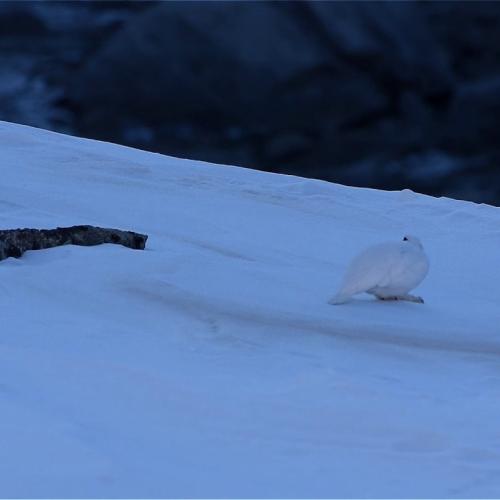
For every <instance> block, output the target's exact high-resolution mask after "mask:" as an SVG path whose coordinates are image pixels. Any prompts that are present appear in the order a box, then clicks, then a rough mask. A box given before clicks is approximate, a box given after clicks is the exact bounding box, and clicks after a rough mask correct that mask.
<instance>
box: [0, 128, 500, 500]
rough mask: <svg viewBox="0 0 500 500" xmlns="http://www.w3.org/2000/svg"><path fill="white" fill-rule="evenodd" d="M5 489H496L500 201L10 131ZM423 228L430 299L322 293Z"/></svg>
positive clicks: (1, 307)
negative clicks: (357, 260)
mask: <svg viewBox="0 0 500 500" xmlns="http://www.w3.org/2000/svg"><path fill="white" fill-rule="evenodd" d="M0 155H1V156H0V158H1V165H2V167H1V173H2V176H1V184H0V226H1V228H16V227H36V228H49V227H56V226H69V225H73V224H92V225H98V226H104V227H116V228H121V229H126V230H133V231H138V232H141V233H145V234H148V235H149V240H148V247H147V249H146V250H145V251H134V250H129V249H126V248H122V247H118V246H114V245H104V246H99V247H90V248H83V247H72V246H64V247H59V248H55V249H50V250H44V251H33V252H28V253H27V254H26V255H25V256H23V257H22V258H21V259H19V260H15V259H8V260H6V261H3V262H1V263H0V277H1V281H0V290H1V293H2V295H1V300H0V311H1V316H0V317H1V321H2V329H1V332H2V333H1V337H0V339H1V340H0V366H1V367H2V369H1V374H2V377H1V379H0V415H1V421H2V426H1V427H0V442H1V443H2V446H1V447H0V495H1V496H4V497H5V496H7V497H9V496H10V497H29V496H36V497H62V496H64V497H117V496H118V497H284V496H286V497H339V496H340V497H390V496H397V497H473V496H481V497H488V496H490V497H498V496H499V495H500V474H499V468H500V451H499V449H500V424H499V422H500V418H499V417H500V415H499V413H500V411H499V405H498V397H499V394H500V371H499V368H498V367H499V360H500V331H499V325H500V266H499V258H500V257H499V256H500V211H499V209H497V208H494V207H491V206H486V205H476V204H473V203H467V202H461V201H454V200H450V199H436V198H431V197H428V196H422V195H418V194H415V193H413V192H410V191H402V192H381V191H375V190H369V189H355V188H349V187H344V186H339V185H334V184H328V183H325V182H320V181H313V180H306V179H301V178H297V177H290V176H282V175H273V174H267V173H262V172H257V171H251V170H246V169H242V168H235V167H228V166H217V165H211V164H205V163H201V162H194V161H188V160H181V159H175V158H169V157H165V156H161V155H156V154H152V153H146V152H142V151H138V150H133V149H129V148H125V147H121V146H116V145H111V144H106V143H100V142H96V141H90V140H83V139H77V138H73V137H69V136H64V135H58V134H55V133H51V132H46V131H42V130H37V129H33V128H29V127H24V126H18V125H13V124H7V123H1V124H0ZM406 233H410V234H416V235H418V236H419V237H420V238H421V239H422V241H423V243H424V246H425V248H426V252H427V253H428V255H429V257H430V260H431V263H432V264H431V270H430V272H429V275H428V277H427V278H426V280H425V281H424V282H423V283H422V284H421V285H420V286H419V287H418V288H417V290H416V292H417V293H418V294H419V295H423V296H424V297H425V300H426V304H425V305H419V304H411V303H385V302H380V301H375V300H373V298H371V297H369V296H366V297H357V298H355V299H354V300H353V301H352V302H350V303H348V304H346V305H344V306H342V307H332V306H331V305H329V304H328V303H327V301H328V299H329V298H330V297H331V295H332V294H333V293H334V292H335V291H336V289H337V287H338V284H339V281H340V279H341V277H342V274H343V272H344V270H345V267H346V265H347V264H348V262H349V261H350V259H351V257H352V256H353V255H355V254H356V253H358V252H359V250H361V249H362V248H365V247H366V246H369V245H371V244H374V243H377V242H379V241H384V240H399V239H400V238H401V237H402V235H403V234H406Z"/></svg>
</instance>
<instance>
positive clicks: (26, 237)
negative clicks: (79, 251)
mask: <svg viewBox="0 0 500 500" xmlns="http://www.w3.org/2000/svg"><path fill="white" fill-rule="evenodd" d="M147 239H148V237H147V235H145V234H139V233H134V232H132V231H121V230H119V229H109V228H104V227H95V226H71V227H58V228H56V229H5V230H0V260H3V259H6V258H7V257H16V258H17V257H21V255H22V254H23V253H24V252H26V251H27V250H41V249H43V248H52V247H58V246H61V245H81V246H93V245H101V244H102V243H115V244H117V245H123V246H125V247H128V248H134V249H138V250H144V248H145V246H146V240H147Z"/></svg>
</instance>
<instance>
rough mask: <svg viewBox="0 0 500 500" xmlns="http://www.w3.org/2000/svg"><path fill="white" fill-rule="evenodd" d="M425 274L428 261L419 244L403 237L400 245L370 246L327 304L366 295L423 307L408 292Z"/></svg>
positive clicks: (419, 299)
mask: <svg viewBox="0 0 500 500" xmlns="http://www.w3.org/2000/svg"><path fill="white" fill-rule="evenodd" d="M428 271H429V259H428V258H427V255H426V254H425V252H424V248H423V246H422V243H420V240H419V239H418V238H416V237H414V236H405V237H404V238H403V240H402V241H400V242H397V243H396V242H389V243H381V244H379V245H374V246H372V247H369V248H367V249H366V250H364V251H363V252H362V253H361V254H360V255H358V256H357V257H355V258H354V260H353V261H352V262H351V264H350V266H349V268H348V270H347V272H346V274H345V276H344V279H343V281H342V285H341V286H340V289H339V291H338V293H337V295H335V297H333V298H332V299H331V300H330V304H343V303H344V302H347V301H348V300H349V299H350V298H351V297H352V296H353V295H356V294H358V293H363V292H367V293H370V294H372V295H375V296H376V297H377V298H379V299H382V300H409V301H411V302H420V303H423V299H422V298H421V297H416V296H413V295H409V294H408V292H409V291H410V290H413V289H414V288H415V287H416V286H418V285H419V284H420V283H421V282H422V280H423V279H424V278H425V276H426V275H427V272H428Z"/></svg>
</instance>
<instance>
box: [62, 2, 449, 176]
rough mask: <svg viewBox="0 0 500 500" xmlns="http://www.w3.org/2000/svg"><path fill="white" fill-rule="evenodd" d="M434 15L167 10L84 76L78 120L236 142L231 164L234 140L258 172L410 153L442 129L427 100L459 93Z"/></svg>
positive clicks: (311, 6) (126, 34)
mask: <svg viewBox="0 0 500 500" xmlns="http://www.w3.org/2000/svg"><path fill="white" fill-rule="evenodd" d="M423 23H424V19H423V16H422V13H421V11H420V9H419V8H418V7H417V6H416V5H413V4H408V5H404V6H403V5H401V4H398V3H382V4H379V3H377V4H370V3H357V2H353V3H343V2H332V3H329V2H306V3H299V2H297V3H293V2H283V3H270V2H200V3H198V2H187V3H180V2H179V3H165V4H160V5H158V6H156V7H154V8H152V9H151V10H148V11H146V12H145V13H144V14H143V15H142V16H139V17H138V18H135V19H133V20H132V21H131V22H129V23H128V25H127V26H126V27H125V28H124V29H123V30H121V31H119V32H117V33H116V34H115V35H114V36H113V37H112V38H111V40H110V41H109V42H108V44H107V45H106V46H105V47H104V48H103V49H102V50H101V51H100V52H99V53H98V54H96V56H95V57H94V58H93V59H92V61H90V62H89V63H88V64H87V65H85V66H84V67H83V68H82V70H81V72H79V73H78V77H77V79H76V80H75V86H74V87H73V93H72V94H73V96H74V97H73V98H74V100H75V101H78V102H80V103H83V106H84V108H85V109H89V112H87V113H85V114H82V116H81V119H80V120H79V124H78V126H79V128H80V130H81V132H82V133H83V134H84V135H85V134H89V133H92V132H95V131H96V130H99V128H100V127H101V128H103V129H106V130H109V126H108V124H109V123H110V122H113V121H116V122H118V123H121V124H123V123H129V124H133V123H137V122H138V123H141V124H146V126H147V127H149V128H150V129H152V130H155V131H156V132H155V133H156V134H157V135H158V136H159V142H161V143H165V144H168V147H167V148H166V149H170V147H171V145H172V146H173V148H174V152H175V149H176V147H177V148H186V149H187V148H189V147H190V143H191V144H193V146H194V145H195V144H196V145H197V146H194V147H195V148H200V147H203V146H202V145H204V146H205V149H206V150H207V151H206V154H208V155H210V149H212V148H213V149H216V150H220V149H223V150H224V151H225V154H226V155H227V157H226V158H223V159H224V160H225V161H227V162H233V160H235V159H237V158H233V153H232V151H231V147H230V148H224V145H225V143H230V144H231V143H232V146H233V148H234V149H241V148H245V149H248V143H249V142H251V143H252V146H251V148H250V155H249V156H250V157H249V158H248V163H249V164H250V165H251V166H263V165H266V164H268V163H271V162H272V163H273V164H277V165H278V167H279V166H280V165H282V167H283V168H284V169H289V168H290V167H292V168H293V167H294V166H296V167H299V168H306V167H307V165H310V164H311V163H316V164H317V163H318V161H319V162H321V163H323V165H324V166H326V165H325V163H326V161H327V159H328V158H330V159H333V161H334V163H337V164H338V163H344V162H351V161H356V160H359V159H361V158H363V157H365V156H366V155H367V154H372V153H373V151H374V150H375V151H376V153H377V154H381V153H382V154H384V153H388V152H389V151H390V152H391V155H393V154H394V153H395V152H396V153H397V152H398V151H403V152H404V151H405V150H406V149H409V148H411V147H412V146H413V145H414V143H415V141H418V140H421V139H422V135H425V134H428V133H429V130H428V126H429V124H430V123H432V116H431V113H432V111H433V109H432V106H428V105H427V103H428V102H429V101H432V100H440V99H446V98H447V97H448V96H449V95H450V94H451V92H452V78H451V73H450V70H449V67H448V65H447V61H446V58H445V55H444V54H443V52H442V51H441V49H440V47H439V46H438V45H437V44H436V43H435V41H434V40H433V38H432V37H431V36H429V34H428V33H427V32H426V30H425V29H424V27H423ZM346 27H348V28H346ZM92 82H101V85H93V84H92ZM124 103H127V105H126V106H124ZM422 107H423V108H430V109H425V111H421V110H420V108H422ZM402 122H403V123H402ZM179 124H184V129H181V130H179ZM405 127H406V128H408V129H410V130H409V131H408V132H407V133H405V134H402V133H401V130H402V129H404V128H405ZM113 128H114V130H117V133H118V136H117V137H116V138H115V139H116V140H120V136H119V133H120V132H119V126H118V127H117V128H116V127H113ZM186 131H187V132H186ZM396 131H397V132H399V133H395V132H396ZM207 137H208V138H209V140H207V139H206V138H207ZM290 137H293V138H294V139H293V140H290ZM214 142H215V145H214ZM277 142H278V143H279V146H276V143H277ZM176 143H177V144H176ZM287 145H289V146H287ZM194 152H195V153H196V151H194ZM188 154H189V153H188ZM331 161H332V160H330V162H331Z"/></svg>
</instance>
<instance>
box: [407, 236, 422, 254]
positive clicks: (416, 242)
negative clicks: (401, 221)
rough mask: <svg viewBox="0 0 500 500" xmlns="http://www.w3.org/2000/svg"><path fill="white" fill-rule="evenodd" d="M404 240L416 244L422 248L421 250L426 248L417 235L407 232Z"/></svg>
mask: <svg viewBox="0 0 500 500" xmlns="http://www.w3.org/2000/svg"><path fill="white" fill-rule="evenodd" d="M403 241H405V242H408V243H409V244H411V245H415V246H416V247H418V248H420V249H421V250H423V249H424V247H423V245H422V243H421V242H420V240H419V239H418V238H417V237H416V236H411V235H410V234H406V235H405V236H404V237H403Z"/></svg>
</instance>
